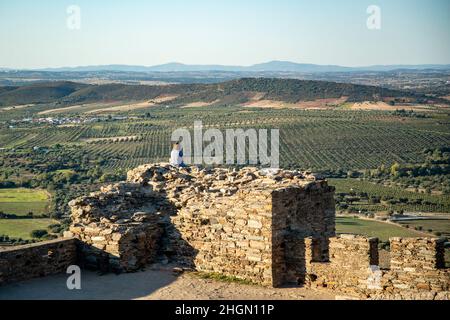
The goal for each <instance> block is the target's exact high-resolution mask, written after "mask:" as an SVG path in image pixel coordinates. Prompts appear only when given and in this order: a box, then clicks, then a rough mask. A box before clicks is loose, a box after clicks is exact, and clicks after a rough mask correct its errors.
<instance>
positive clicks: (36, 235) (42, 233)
mask: <svg viewBox="0 0 450 320" xmlns="http://www.w3.org/2000/svg"><path fill="white" fill-rule="evenodd" d="M30 234H31V237H33V238H38V239H40V238H42V237H44V236H46V235H47V234H48V232H47V230H42V229H37V230H33V231H31V233H30Z"/></svg>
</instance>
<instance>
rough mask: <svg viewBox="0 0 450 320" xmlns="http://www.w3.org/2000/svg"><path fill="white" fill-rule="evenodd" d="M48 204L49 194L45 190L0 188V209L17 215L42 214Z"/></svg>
mask: <svg viewBox="0 0 450 320" xmlns="http://www.w3.org/2000/svg"><path fill="white" fill-rule="evenodd" d="M49 205H50V199H49V195H48V193H47V192H46V191H45V190H37V189H24V188H16V189H0V211H2V212H4V213H8V214H16V215H19V216H23V215H27V214H28V212H30V211H31V212H33V213H34V214H44V213H47V212H48V207H49Z"/></svg>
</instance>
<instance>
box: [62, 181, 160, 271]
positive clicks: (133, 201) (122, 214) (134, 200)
mask: <svg viewBox="0 0 450 320" xmlns="http://www.w3.org/2000/svg"><path fill="white" fill-rule="evenodd" d="M157 201H159V199H157V198H155V195H154V194H153V193H152V192H151V189H148V188H143V187H142V186H140V185H138V184H131V183H119V184H115V185H111V186H108V187H104V188H102V190H101V191H100V192H96V193H93V194H91V195H90V196H88V197H82V198H80V199H76V200H74V201H72V202H71V203H70V205H71V206H72V208H73V209H72V221H73V223H72V225H71V226H70V228H69V231H68V232H65V233H64V236H65V237H76V238H78V239H79V240H81V241H80V244H79V247H80V248H79V249H80V253H81V254H80V259H79V262H80V264H81V266H82V267H85V268H89V269H100V270H102V271H105V272H106V271H114V272H121V271H126V272H127V271H135V270H137V269H139V268H142V267H144V266H145V265H147V264H148V263H150V262H153V261H154V259H155V258H156V255H157V252H158V248H159V240H160V237H161V234H162V227H161V224H160V218H159V216H158V215H157V213H155V211H154V209H152V208H151V206H150V204H151V203H155V202H157ZM161 206H164V203H161Z"/></svg>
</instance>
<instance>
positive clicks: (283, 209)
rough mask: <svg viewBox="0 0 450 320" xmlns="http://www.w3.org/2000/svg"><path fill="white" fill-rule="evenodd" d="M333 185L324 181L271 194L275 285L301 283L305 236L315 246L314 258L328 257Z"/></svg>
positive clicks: (331, 222) (333, 231) (332, 215)
mask: <svg viewBox="0 0 450 320" xmlns="http://www.w3.org/2000/svg"><path fill="white" fill-rule="evenodd" d="M333 195H334V188H331V187H328V185H327V184H326V182H324V181H321V182H316V183H314V184H309V185H308V186H306V187H289V188H285V189H282V190H277V191H275V192H274V193H273V194H272V202H273V217H272V223H273V227H272V228H273V235H274V236H273V237H272V242H273V244H272V245H273V248H274V249H273V255H274V256H273V261H274V270H275V271H276V272H274V282H275V283H276V284H287V283H291V284H303V283H304V281H305V276H306V260H305V255H306V247H305V241H306V240H305V239H306V238H308V237H311V238H312V239H314V242H315V244H317V245H316V250H315V258H316V259H317V260H318V261H325V260H326V259H328V238H330V237H333V236H334V235H335V227H334V226H335V222H334V219H335V211H334V198H333Z"/></svg>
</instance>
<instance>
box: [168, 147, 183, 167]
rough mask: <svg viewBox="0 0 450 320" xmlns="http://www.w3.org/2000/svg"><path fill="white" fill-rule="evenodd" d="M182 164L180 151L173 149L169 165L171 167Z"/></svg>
mask: <svg viewBox="0 0 450 320" xmlns="http://www.w3.org/2000/svg"><path fill="white" fill-rule="evenodd" d="M182 163H183V158H182V157H180V150H175V149H173V150H172V152H171V153H170V164H171V165H172V166H179V165H180V164H182Z"/></svg>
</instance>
